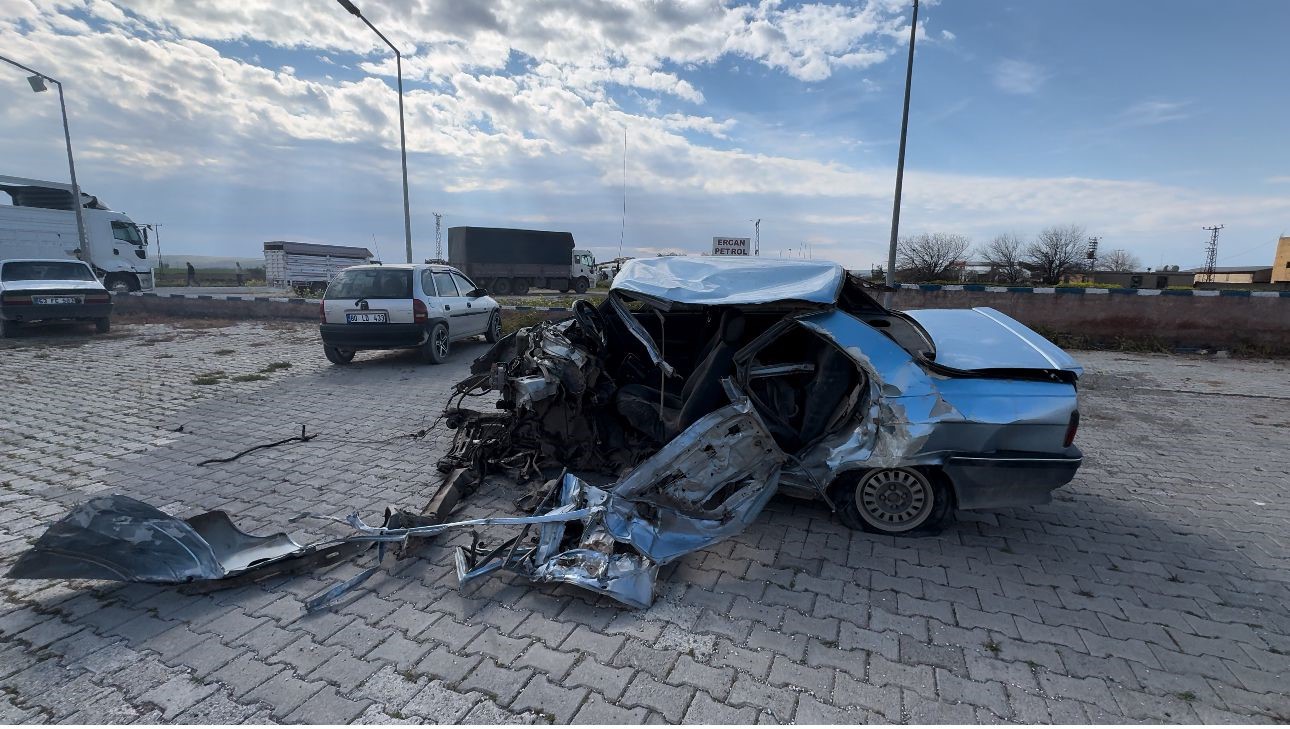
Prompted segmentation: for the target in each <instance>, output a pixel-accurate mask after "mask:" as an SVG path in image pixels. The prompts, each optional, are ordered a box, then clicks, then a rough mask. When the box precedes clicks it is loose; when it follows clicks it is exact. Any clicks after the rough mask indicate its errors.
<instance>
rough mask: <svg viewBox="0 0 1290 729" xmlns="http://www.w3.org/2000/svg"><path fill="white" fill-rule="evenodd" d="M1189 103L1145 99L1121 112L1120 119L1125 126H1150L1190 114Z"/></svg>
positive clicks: (1183, 117) (1186, 116) (1176, 119)
mask: <svg viewBox="0 0 1290 729" xmlns="http://www.w3.org/2000/svg"><path fill="white" fill-rule="evenodd" d="M1191 103H1192V102H1190V101H1164V100H1161V99H1147V100H1145V101H1140V102H1138V103H1136V104H1134V105H1132V106H1130V107H1129V108H1127V109H1125V110H1124V111H1123V112H1121V113H1120V121H1121V123H1123V124H1125V125H1127V126H1152V125H1155V124H1164V123H1166V122H1171V121H1180V120H1182V119H1186V118H1188V117H1190V116H1191V111H1189V107H1190V106H1191Z"/></svg>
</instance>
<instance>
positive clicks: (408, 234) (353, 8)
mask: <svg viewBox="0 0 1290 729" xmlns="http://www.w3.org/2000/svg"><path fill="white" fill-rule="evenodd" d="M336 2H338V3H340V6H341V7H342V8H345V10H347V11H349V13H350V14H351V15H353V16H355V17H357V18H358V19H359V20H361V21H363V23H364V24H365V25H367V27H369V28H371V29H372V32H373V33H375V34H376V36H377V37H378V38H380V39H381V40H383V41H385V45H387V46H389V47H390V50H392V51H394V66H395V69H396V72H397V73H398V77H399V151H400V154H401V155H402V158H403V240H404V244H405V246H406V252H407V257H408V263H412V210H411V207H410V206H409V204H408V138H407V132H406V130H405V127H404V121H403V54H402V53H400V52H399V49H398V48H395V47H394V44H393V43H391V42H390V39H389V38H386V37H385V34H384V33H382V32H381V31H379V30H377V29H376V26H375V25H372V21H370V20H368V19H367V18H366V17H365V16H364V15H363V13H362V11H360V10H359V9H358V6H357V5H355V4H354V3H352V2H350V0H336Z"/></svg>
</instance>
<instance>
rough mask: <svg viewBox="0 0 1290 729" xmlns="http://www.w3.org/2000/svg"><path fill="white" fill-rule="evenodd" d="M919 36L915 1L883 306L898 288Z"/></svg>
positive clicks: (888, 302)
mask: <svg viewBox="0 0 1290 729" xmlns="http://www.w3.org/2000/svg"><path fill="white" fill-rule="evenodd" d="M917 36H918V0H914V19H913V21H912V22H911V23H910V25H909V62H908V64H907V66H906V68H905V110H904V112H903V113H902V114H901V117H900V153H899V155H898V156H897V158H896V199H895V201H894V202H892V205H891V242H890V244H889V246H888V248H887V289H888V290H887V292H886V293H885V294H883V305H884V306H887V307H890V306H891V293H892V290H894V289H895V288H896V239H897V238H898V237H899V236H900V192H901V188H902V187H903V186H904V184H905V137H906V136H907V135H908V133H909V92H910V88H911V87H912V85H913V82H914V39H915V38H916V37H917Z"/></svg>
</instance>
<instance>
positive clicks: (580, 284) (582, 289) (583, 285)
mask: <svg viewBox="0 0 1290 729" xmlns="http://www.w3.org/2000/svg"><path fill="white" fill-rule="evenodd" d="M587 287H588V284H587V279H586V277H583V276H579V277H578V280H577V281H574V282H573V290H574V291H575V292H577V293H579V294H585V293H587Z"/></svg>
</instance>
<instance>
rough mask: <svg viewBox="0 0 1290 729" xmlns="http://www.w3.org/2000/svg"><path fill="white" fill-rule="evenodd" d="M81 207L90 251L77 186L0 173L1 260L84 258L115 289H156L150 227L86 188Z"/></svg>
mask: <svg viewBox="0 0 1290 729" xmlns="http://www.w3.org/2000/svg"><path fill="white" fill-rule="evenodd" d="M81 205H82V210H81V214H82V216H83V217H84V219H85V237H86V240H87V243H88V245H87V246H86V247H85V249H84V250H81V247H80V244H79V239H78V235H77V230H76V209H75V208H73V207H72V186H71V185H68V184H65V183H61V182H49V181H47V180H32V179H28V178H25V177H10V176H7V175H0V259H13V258H67V259H73V260H75V259H79V260H82V261H85V262H86V263H88V264H90V267H91V268H93V269H94V274H95V275H96V276H98V277H99V279H100V280H101V281H102V282H103V285H104V286H106V287H107V288H108V289H109V290H111V291H116V292H124V291H139V290H141V289H151V288H152V266H153V260H152V257H151V256H149V255H148V233H147V231H146V230H144V229H141V228H140V227H139V226H138V225H135V223H134V221H133V220H131V219H130V217H129V216H128V215H126V214H125V213H120V212H117V211H115V210H112V209H110V208H108V206H107V205H105V204H103V202H102V201H101V200H99V199H98V198H97V197H95V196H93V195H87V194H85V193H84V192H82V193H81Z"/></svg>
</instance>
